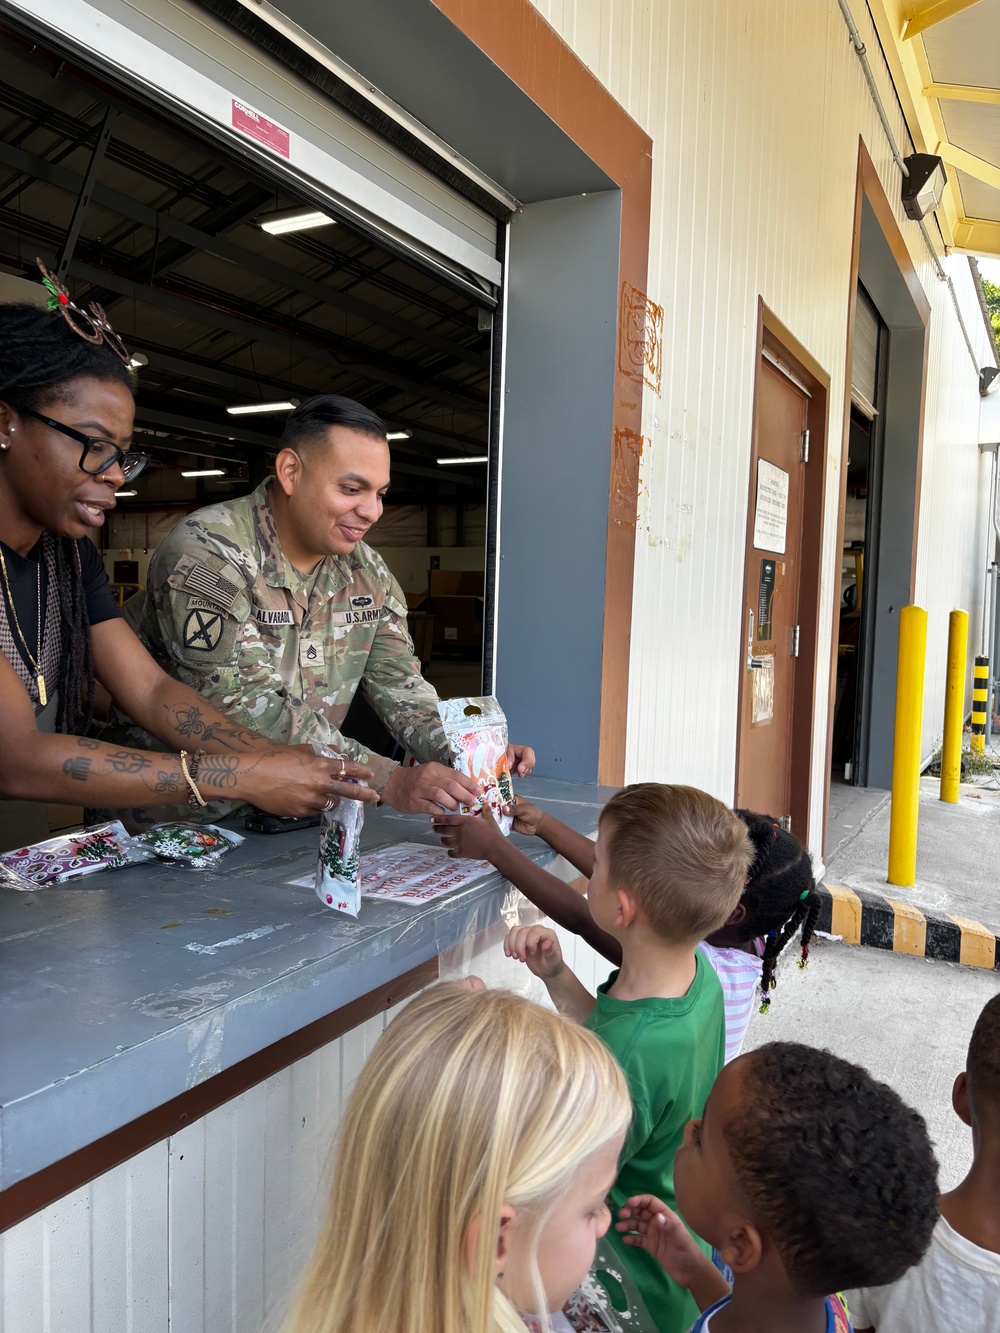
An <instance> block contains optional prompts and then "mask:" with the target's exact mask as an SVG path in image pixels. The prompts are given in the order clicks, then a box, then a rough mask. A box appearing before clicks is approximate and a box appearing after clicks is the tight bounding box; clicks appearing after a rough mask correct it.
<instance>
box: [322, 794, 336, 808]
mask: <svg viewBox="0 0 1000 1333" xmlns="http://www.w3.org/2000/svg"><path fill="white" fill-rule="evenodd" d="M336 804H337V798H336V796H328V797H327V798H326V803H325V804H324V806H323V809H324V810H332V809H333V808H334V806H335V805H336Z"/></svg>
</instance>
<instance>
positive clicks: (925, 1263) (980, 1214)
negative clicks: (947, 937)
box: [848, 995, 1000, 1333]
mask: <svg viewBox="0 0 1000 1333" xmlns="http://www.w3.org/2000/svg"><path fill="white" fill-rule="evenodd" d="M952 1105H953V1106H954V1107H955V1111H956V1112H957V1114H958V1115H959V1116H960V1117H961V1119H962V1120H964V1121H965V1123H966V1124H967V1125H970V1126H971V1127H972V1147H973V1154H974V1155H973V1160H972V1168H971V1170H970V1171H969V1174H968V1175H967V1176H966V1177H965V1179H964V1180H963V1181H962V1183H961V1185H959V1186H958V1188H957V1189H953V1190H952V1191H951V1192H950V1193H949V1194H942V1195H941V1197H940V1199H939V1200H938V1207H939V1209H940V1212H941V1216H940V1218H939V1219H938V1223H937V1226H936V1227H935V1229H934V1236H933V1239H932V1240H931V1245H930V1249H929V1250H928V1251H927V1253H926V1255H925V1256H924V1258H923V1260H922V1262H921V1263H919V1264H917V1266H916V1267H915V1268H911V1269H910V1270H909V1272H907V1273H905V1274H904V1275H903V1276H902V1277H901V1278H900V1279H899V1281H898V1282H893V1283H892V1284H891V1285H890V1286H888V1287H867V1288H865V1289H863V1290H861V1291H852V1292H850V1293H849V1296H848V1304H849V1305H850V1308H851V1318H852V1319H853V1321H854V1327H855V1329H856V1330H857V1333H874V1331H875V1330H877V1333H911V1330H916V1329H919V1330H920V1333H953V1331H954V1330H959V1329H960V1330H962V1333H996V1330H998V1329H1000V995H995V996H994V997H993V999H992V1000H990V1002H989V1003H988V1004H987V1006H986V1008H985V1009H984V1010H983V1012H982V1013H981V1014H980V1015H979V1021H978V1022H977V1023H976V1026H975V1030H974V1031H973V1033H972V1041H971V1042H970V1044H969V1055H968V1059H967V1061H966V1068H965V1073H963V1074H959V1076H958V1078H957V1079H956V1080H955V1087H954V1090H953V1091H952Z"/></svg>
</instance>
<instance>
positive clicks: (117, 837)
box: [0, 819, 152, 889]
mask: <svg viewBox="0 0 1000 1333" xmlns="http://www.w3.org/2000/svg"><path fill="white" fill-rule="evenodd" d="M149 860H152V855H151V853H150V852H148V851H146V849H145V848H144V847H142V846H140V845H139V843H137V842H136V840H135V839H134V838H130V837H129V835H128V834H127V833H126V832H125V826H124V824H121V823H120V822H119V821H118V820H117V819H115V820H112V821H111V822H110V823H107V824H95V825H94V827H93V828H89V829H84V831H83V832H82V833H63V834H60V835H59V836H58V837H56V838H47V839H46V840H45V842H36V843H33V844H32V845H31V846H30V847H21V848H19V849H18V850H17V851H13V852H4V853H3V855H2V856H0V867H2V868H3V869H2V873H0V886H3V887H5V888H18V889H40V888H42V887H43V886H44V885H46V884H65V883H66V882H67V880H71V879H80V878H81V877H82V876H83V875H95V874H97V872H98V871H100V870H121V869H122V868H123V867H124V866H130V865H137V864H138V863H139V862H140V861H149Z"/></svg>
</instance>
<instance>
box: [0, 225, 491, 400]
mask: <svg viewBox="0 0 1000 1333" xmlns="http://www.w3.org/2000/svg"><path fill="white" fill-rule="evenodd" d="M33 224H35V225H37V226H38V227H39V228H40V227H41V224H38V223H35V220H34V219H24V218H22V219H21V225H22V227H26V228H28V229H29V230H30V228H31V226H32V225H33ZM0 235H3V236H4V238H5V240H6V242H7V244H8V245H12V246H13V248H14V253H15V254H17V255H19V256H20V258H21V259H22V260H23V261H24V262H26V263H29V264H30V263H31V262H32V261H33V259H34V257H35V255H36V254H40V255H41V257H42V258H43V259H44V260H45V261H46V262H47V263H52V260H53V255H52V254H51V252H49V253H46V247H44V246H42V245H41V244H38V243H36V242H33V241H31V240H30V239H29V238H28V237H26V236H25V235H24V234H23V232H20V233H19V232H17V231H15V230H13V229H12V228H8V227H0ZM71 272H72V273H73V274H75V275H76V276H77V277H79V278H82V279H83V281H84V282H88V283H90V284H91V285H92V286H94V287H97V288H110V289H111V290H112V291H116V292H120V293H121V294H122V295H123V296H131V297H134V298H136V299H138V300H140V301H143V302H144V303H145V304H147V305H152V306H158V307H159V308H161V309H163V310H169V311H171V312H172V313H173V314H177V315H182V316H183V317H184V318H186V319H193V320H196V321H197V322H198V323H201V324H207V325H214V326H215V327H216V328H221V329H228V330H229V331H230V332H231V333H239V334H243V335H244V336H246V337H249V338H252V339H254V341H256V342H262V343H267V344H268V345H270V346H273V347H279V348H280V349H281V350H282V351H284V352H287V351H288V349H289V344H290V342H293V341H294V342H295V343H297V344H298V345H299V348H300V350H301V352H302V355H303V356H305V357H307V358H308V359H309V360H312V361H318V362H319V363H320V364H321V365H326V366H330V367H331V368H333V369H334V370H336V371H338V372H339V373H340V374H343V375H347V376H350V377H352V378H357V379H367V380H374V381H375V382H376V383H378V384H390V385H393V386H394V387H395V388H397V389H398V390H400V391H401V392H403V393H410V394H413V395H414V396H415V397H416V398H418V399H425V400H427V401H429V402H436V403H441V404H442V405H444V406H445V407H453V408H456V409H457V410H459V411H461V412H475V413H481V412H484V411H485V410H486V408H487V404H486V401H485V399H484V398H482V397H480V398H478V399H476V398H472V397H466V396H465V395H463V394H461V393H458V392H454V393H453V392H451V391H450V390H447V389H442V388H439V387H438V386H437V385H435V384H430V383H428V382H427V381H425V380H417V379H412V378H411V377H410V376H409V375H400V374H398V373H396V372H394V371H392V370H386V369H383V368H382V367H381V366H373V365H370V364H367V363H365V362H349V361H345V360H343V359H342V358H341V357H340V356H338V355H337V354H336V353H335V352H333V351H331V350H330V348H329V347H327V346H325V345H324V344H323V343H322V342H319V341H316V340H315V339H313V338H309V337H305V336H303V334H302V333H301V332H300V331H298V327H297V326H294V324H293V323H292V322H291V321H285V324H286V325H287V326H286V327H281V326H280V325H275V326H274V327H269V326H267V325H266V324H260V323H257V322H256V321H254V320H253V319H251V318H249V317H247V316H245V315H237V314H232V313H230V311H228V310H227V309H226V307H225V305H224V304H223V300H222V299H220V301H219V302H218V303H216V302H215V301H214V300H212V299H196V298H194V297H192V296H191V295H186V294H185V295H182V294H180V293H177V292H172V291H170V290H167V289H165V288H162V287H150V286H148V285H147V284H146V283H145V282H144V281H143V279H142V277H141V276H139V275H136V276H130V275H126V274H120V273H116V272H112V271H111V270H109V269H105V268H98V267H97V266H96V265H94V264H88V263H84V262H82V261H81V260H77V259H74V261H73V263H72V265H71ZM212 295H213V296H214V295H215V294H214V293H213V294H212ZM218 295H219V297H220V298H223V299H224V295H225V294H224V293H219V294H218ZM315 332H316V334H317V335H319V336H322V330H320V329H316V330H315Z"/></svg>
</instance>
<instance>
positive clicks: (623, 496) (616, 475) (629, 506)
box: [611, 426, 645, 528]
mask: <svg viewBox="0 0 1000 1333" xmlns="http://www.w3.org/2000/svg"><path fill="white" fill-rule="evenodd" d="M644 443H645V441H644V440H643V437H642V436H641V435H639V434H638V432H636V431H634V430H629V429H628V427H627V426H617V427H616V428H615V433H614V437H613V440H612V445H611V521H612V523H618V524H626V525H627V526H628V527H632V528H634V527H635V524H636V504H635V497H636V494H637V490H638V487H637V478H638V475H639V460H640V458H641V457H642V448H643V444H644Z"/></svg>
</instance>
